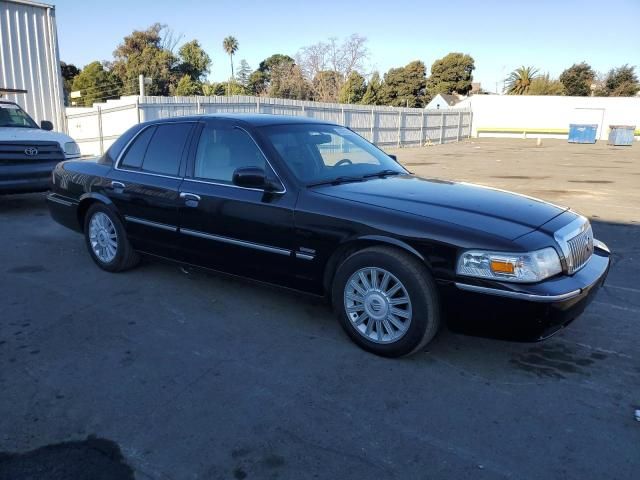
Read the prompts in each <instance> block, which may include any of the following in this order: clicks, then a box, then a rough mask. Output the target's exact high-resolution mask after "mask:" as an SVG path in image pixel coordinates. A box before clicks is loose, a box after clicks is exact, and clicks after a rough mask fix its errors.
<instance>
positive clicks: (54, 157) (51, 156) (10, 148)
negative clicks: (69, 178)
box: [0, 141, 64, 165]
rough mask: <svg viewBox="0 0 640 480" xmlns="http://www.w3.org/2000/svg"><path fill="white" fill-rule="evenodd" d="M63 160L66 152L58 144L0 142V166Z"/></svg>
mask: <svg viewBox="0 0 640 480" xmlns="http://www.w3.org/2000/svg"><path fill="white" fill-rule="evenodd" d="M36 151H37V153H36ZM27 152H29V153H31V155H29V154H28V153H27ZM62 160H64V152H63V151H62V149H61V148H60V144H59V143H58V142H38V141H31V142H21V141H17V142H0V165H20V164H24V163H41V162H54V161H57V162H61V161H62Z"/></svg>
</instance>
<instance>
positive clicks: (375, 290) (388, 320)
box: [332, 246, 440, 357]
mask: <svg viewBox="0 0 640 480" xmlns="http://www.w3.org/2000/svg"><path fill="white" fill-rule="evenodd" d="M332 290H333V291H332V299H333V305H334V309H335V310H336V313H337V315H338V318H339V320H340V323H341V325H342V327H343V328H344V329H345V331H346V332H347V334H349V336H350V337H351V339H352V340H353V341H354V342H355V343H357V344H358V345H359V346H361V347H362V348H364V349H365V350H367V351H370V352H372V353H375V354H377V355H382V356H386V357H399V356H403V355H409V354H411V353H414V352H416V351H418V350H420V349H422V348H423V347H424V346H425V345H426V344H427V343H428V342H429V341H431V340H432V339H433V337H434V336H435V335H436V333H437V331H438V328H439V326H440V309H439V303H438V294H437V291H436V287H435V283H434V281H433V279H432V277H431V275H430V274H429V272H428V271H427V269H426V268H425V266H424V265H422V264H421V263H420V262H419V261H418V260H417V259H416V258H414V257H413V256H411V255H409V254H408V253H405V252H403V251H400V250H397V249H394V248H391V247H382V246H381V247H370V248H367V249H364V250H361V251H359V252H356V253H354V254H352V255H351V256H349V257H348V258H347V259H346V260H345V261H344V262H343V263H342V264H341V265H340V266H339V267H338V270H337V272H336V275H335V278H334V282H333V289H332Z"/></svg>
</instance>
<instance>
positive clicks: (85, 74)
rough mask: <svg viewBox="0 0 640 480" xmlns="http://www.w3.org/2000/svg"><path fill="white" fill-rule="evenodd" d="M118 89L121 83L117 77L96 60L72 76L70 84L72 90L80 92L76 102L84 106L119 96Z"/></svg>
mask: <svg viewBox="0 0 640 480" xmlns="http://www.w3.org/2000/svg"><path fill="white" fill-rule="evenodd" d="M120 89H121V83H120V81H119V80H118V78H117V77H115V76H114V75H113V74H112V73H111V72H109V71H107V70H105V68H104V66H103V65H102V64H101V63H100V62H97V61H96V62H91V63H90V64H89V65H87V66H86V67H84V68H83V69H82V71H81V72H80V73H79V74H78V75H76V76H75V77H74V79H73V82H72V85H71V90H72V91H77V90H79V91H80V92H82V97H81V98H79V99H77V100H76V102H77V104H78V105H80V106H86V107H90V106H91V105H93V104H94V103H97V102H104V101H105V100H106V99H107V98H114V97H117V96H119V93H120Z"/></svg>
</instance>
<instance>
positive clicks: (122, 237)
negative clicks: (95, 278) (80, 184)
mask: <svg viewBox="0 0 640 480" xmlns="http://www.w3.org/2000/svg"><path fill="white" fill-rule="evenodd" d="M98 212H101V213H104V214H105V215H107V216H108V217H109V219H110V220H111V222H112V223H113V225H114V227H115V228H116V233H117V235H118V240H117V243H118V246H117V248H116V256H115V257H114V259H113V260H111V261H110V262H108V263H106V262H103V261H102V260H100V259H99V258H98V257H97V256H96V254H95V252H94V251H93V248H92V247H91V240H90V238H89V223H90V222H91V218H92V217H93V216H94V215H95V214H96V213H98ZM126 235H127V233H126V231H125V229H124V225H123V224H122V221H121V220H120V218H119V217H118V215H117V214H116V213H115V212H114V211H113V210H112V209H110V208H109V207H107V206H106V205H103V204H100V203H96V204H94V205H92V206H91V207H89V210H88V211H87V215H86V216H85V220H84V238H85V243H86V245H87V249H88V250H89V254H90V255H91V258H92V259H93V261H94V262H95V263H96V264H97V265H98V266H99V267H100V268H102V269H103V270H106V271H108V272H117V271H120V270H122V265H123V264H124V262H125V259H126V255H127V248H130V247H129V244H128V240H127V236H126Z"/></svg>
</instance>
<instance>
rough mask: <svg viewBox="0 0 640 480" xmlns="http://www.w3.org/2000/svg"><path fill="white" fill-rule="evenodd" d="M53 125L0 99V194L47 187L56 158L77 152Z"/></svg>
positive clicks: (75, 144)
mask: <svg viewBox="0 0 640 480" xmlns="http://www.w3.org/2000/svg"><path fill="white" fill-rule="evenodd" d="M52 129H53V125H52V124H51V122H48V121H46V120H43V121H42V122H41V124H40V126H38V124H37V123H36V122H35V121H34V120H33V119H32V118H31V117H30V116H29V115H28V114H27V113H26V112H25V111H24V110H22V109H21V108H20V106H19V105H17V104H15V103H13V102H6V101H0V194H3V193H22V192H40V191H44V190H48V189H49V179H50V178H51V172H52V170H53V168H54V167H55V166H56V165H57V164H58V162H61V161H63V160H70V159H72V158H78V157H79V156H80V149H79V148H78V144H77V143H76V142H74V141H73V139H72V138H71V137H70V136H68V135H65V134H64V133H58V132H53V131H51V130H52Z"/></svg>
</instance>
